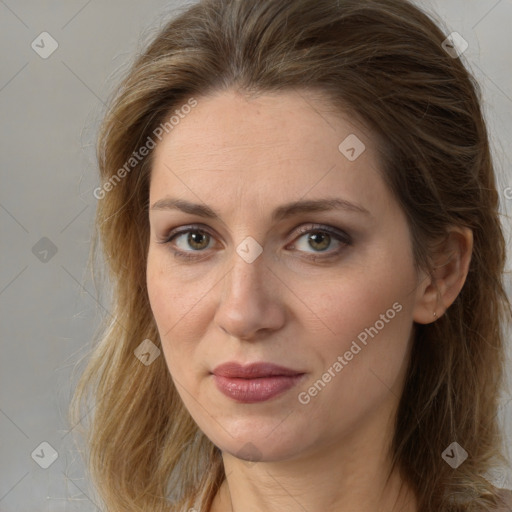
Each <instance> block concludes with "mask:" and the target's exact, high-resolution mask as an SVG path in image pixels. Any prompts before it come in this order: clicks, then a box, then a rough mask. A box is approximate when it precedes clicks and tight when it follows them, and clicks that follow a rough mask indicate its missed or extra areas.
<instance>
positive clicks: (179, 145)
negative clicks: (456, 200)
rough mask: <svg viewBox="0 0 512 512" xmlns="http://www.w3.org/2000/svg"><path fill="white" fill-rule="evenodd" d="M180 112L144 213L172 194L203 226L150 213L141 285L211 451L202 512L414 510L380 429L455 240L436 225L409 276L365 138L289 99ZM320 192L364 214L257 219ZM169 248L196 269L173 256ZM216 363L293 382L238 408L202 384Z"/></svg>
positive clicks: (392, 205)
mask: <svg viewBox="0 0 512 512" xmlns="http://www.w3.org/2000/svg"><path fill="white" fill-rule="evenodd" d="M197 99H198V105H197V106H196V107H195V108H194V109H192V111H191V112H190V113H189V114H188V115H187V116H185V118H184V119H182V120H181V121H180V123H179V124H178V125H177V126H175V127H174V129H173V130H172V131H170V132H169V133H168V134H166V135H165V136H164V138H163V139H162V141H161V142H160V143H159V144H158V145H157V147H156V148H155V153H154V165H153V168H152V176H151V185H150V205H154V204H155V203H156V202H157V201H160V200H162V199H165V198H169V197H174V198H180V199H186V200H188V201H191V202H194V203H200V204H206V205H208V206H210V207H211V208H213V209H214V210H215V211H217V212H219V215H220V219H219V220H215V219H209V218H203V217H200V216H198V215H195V214H194V215H192V214H190V213H184V212H181V211H178V210H171V209H157V208H150V212H149V220H150V228H151V236H150V243H149V250H148V264H147V286H148V293H149V297H150V302H151V307H152V311H153V314H154V317H155V321H156V324H157V327H158V330H159V333H160V338H161V342H162V349H163V354H164V357H165V360H166V362H167V365H168V368H169V371H170V373H171V375H172V377H173V380H174V383H175V385H176V388H177V390H178V392H179V394H180V396H181V398H182V400H183V402H184V404H185V406H186V408H187V409H188V411H189V412H190V414H191V416H192V417H193V418H194V420H195V421H196V423H197V424H198V426H199V427H200V429H201V430H202V431H203V432H204V433H205V434H206V435H207V436H208V438H209V439H210V440H211V441H212V442H213V443H214V444H215V445H217V446H218V447H219V448H220V449H221V450H222V456H223V462H224V467H225V471H226V475H227V478H226V480H225V481H224V483H223V485H222V487H221V489H220V490H219V492H218V494H217V495H216V497H215V500H214V502H213V505H212V508H211V509H210V512H221V511H222V512H225V511H230V512H233V511H234V512H242V511H244V512H255V511H261V510H265V511H268V512H273V511H279V512H283V511H296V510H309V511H314V510H337V511H347V512H348V511H354V510H357V511H368V512H369V511H374V510H380V511H382V512H387V511H392V510H393V511H399V510H400V511H416V510H417V503H416V499H415V496H414V493H413V492H412V491H411V489H410V488H409V487H408V486H407V484H406V482H405V481H404V480H403V478H402V476H401V475H400V473H399V472H398V471H395V472H393V473H392V475H391V477H390V479H389V481H386V477H387V471H388V469H389V456H388V449H389V444H390V441H391V436H392V434H393V420H394V415H395V412H396V407H397V405H398V400H399V397H400V395H401V393H402V389H403V382H404V377H405V371H406V364H407V360H408V356H409V353H410V348H411V341H412V339H413V323H414V322H417V323H429V322H432V321H435V320H436V317H434V312H436V313H437V318H439V317H440V316H441V315H442V314H443V312H444V311H445V310H446V308H447V307H449V305H450V304H451V303H452V302H453V301H454V300H455V298H456V296H457V294H458V293H459V292H460V289H461V288H462V285H463V284H464V280H465V277H466V274H467V270H468V266H469V261H470V255H471V248H472V236H471V232H470V231H468V230H464V229H459V228H453V229H451V230H450V232H449V235H448V236H447V238H446V241H445V243H444V244H441V245H440V249H439V251H438V252H437V253H436V254H435V255H433V257H434V261H438V262H439V263H438V265H437V269H436V271H435V273H434V274H432V275H428V274H426V273H425V272H423V271H419V270H417V269H416V267H415V265H414V260H413V253H412V245H411V235H410V231H409V228H408V224H407V219H406V216H405V214H404V212H403V211H402V210H401V208H400V207H399V205H398V203H397V201H396V200H395V199H394V197H393V196H392V195H391V193H390V191H389V190H388V189H387V187H386V185H385V183H384V181H383V179H382V177H381V175H380V170H379V165H380V163H379V155H378V153H377V151H376V145H375V143H374V140H375V137H374V135H373V134H372V133H371V131H370V130H368V129H367V128H365V127H364V125H362V124H361V123H358V122H357V120H355V119H353V118H350V117H348V116H346V115H345V116H341V115H340V114H339V113H338V112H335V111H334V109H332V108H329V106H328V104H327V103H326V101H325V100H322V98H321V97H320V96H319V95H318V94H316V95H313V93H311V92H306V91H301V92H298V91H295V92H290V91H287V92H282V93H275V94H265V95H261V96H259V97H257V98H250V99H249V98H247V97H246V96H243V95H241V94H240V93H238V92H235V91H231V90H230V91H225V92H222V93H217V94H215V95H213V96H209V97H201V98H197ZM350 134H356V135H357V137H358V138H359V139H360V140H361V141H362V142H363V143H364V144H365V147H366V149H365V151H364V152H363V153H362V154H361V155H360V156H359V157H358V158H357V159H356V160H355V161H349V160H348V159H347V158H346V157H345V156H344V155H343V154H342V153H341V152H340V150H339V149H338V146H339V144H340V143H341V142H342V141H344V140H345V139H346V137H347V136H348V135H350ZM324 197H336V198H341V199H344V200H346V201H349V202H351V203H353V204H357V205H359V206H361V207H363V208H365V209H366V210H367V211H368V213H366V214H365V213H360V212H355V211H346V210H332V211H328V212H309V213H299V214H296V215H295V216H293V217H291V218H288V219H286V220H282V221H278V222H273V221H272V220H271V218H270V216H271V212H272V211H273V210H274V208H276V207H278V206H280V205H282V204H284V203H288V202H290V201H296V200H300V199H319V198H324ZM198 223H199V224H201V225H200V226H199V227H200V228H202V229H203V230H206V231H207V232H208V234H209V235H210V237H208V236H206V238H205V239H204V238H203V239H201V238H199V242H197V244H196V245H190V243H187V234H185V235H183V234H182V235H181V236H178V237H177V238H176V239H174V241H173V242H169V243H167V244H166V243H161V242H162V241H165V240H166V238H168V234H169V233H170V232H171V230H173V229H175V228H178V227H180V226H188V225H190V224H198ZM311 224H320V227H318V226H311V230H312V231H313V232H314V228H316V229H321V228H322V227H329V226H330V227H333V228H335V229H337V230H339V231H340V232H345V233H346V234H348V235H349V237H350V244H345V243H342V242H339V241H337V240H336V238H335V237H330V238H329V236H327V240H324V239H320V240H319V241H317V242H316V243H315V241H314V239H313V240H311V232H310V233H309V234H308V233H299V232H298V231H297V228H299V227H301V226H306V227H308V226H310V225H311ZM191 229H194V227H193V226H192V228H191ZM195 229H196V230H197V227H196V228H195ZM194 232H195V233H197V231H194ZM248 236H251V237H252V238H254V239H255V240H256V241H257V242H258V244H259V245H260V246H261V248H262V249H263V252H262V253H261V254H260V255H259V256H258V257H257V258H256V259H255V260H254V261H253V262H252V263H248V262H247V261H246V260H245V259H243V258H242V257H241V256H239V254H238V253H237V251H236V248H237V247H238V246H239V245H240V244H242V243H243V242H244V240H245V239H246V237H248ZM324 237H325V234H324ZM189 242H190V240H189ZM323 244H325V245H323ZM242 246H243V245H242ZM325 246H326V249H325V251H323V252H322V250H321V249H322V248H325ZM173 249H175V250H176V249H181V250H183V251H187V252H188V253H192V252H193V253H194V255H196V256H197V259H196V260H190V261H187V260H182V259H179V258H176V257H175V256H174V255H173V252H172V250H173ZM338 249H340V252H339V254H338V255H337V256H333V257H324V259H321V256H322V254H323V255H325V254H327V253H330V254H332V255H333V254H335V253H336V251H337V250H338ZM194 251H195V252H194ZM199 253H200V254H199ZM307 256H317V257H318V259H317V260H316V261H313V260H310V259H307ZM435 258H438V259H437V260H436V259H435ZM395 303H398V304H399V305H400V306H401V310H400V312H397V313H396V315H394V318H393V319H391V320H388V322H386V323H385V325H384V327H383V328H382V329H380V330H379V331H378V334H377V335H375V336H374V337H373V338H369V339H368V342H367V345H364V346H362V349H361V351H360V352H358V353H357V355H355V356H354V357H353V358H352V359H351V360H350V361H347V364H346V365H344V366H343V369H342V370H341V371H339V372H337V373H336V372H335V377H333V378H332V379H331V380H330V382H329V383H327V384H326V386H325V387H324V388H323V389H322V390H321V391H320V392H318V393H317V394H316V396H313V397H310V398H311V399H310V401H309V402H308V403H307V404H303V403H301V402H300V401H299V400H298V394H299V393H300V392H304V391H306V392H307V390H308V389H309V388H310V387H311V386H312V385H313V383H315V382H316V381H317V380H318V379H320V378H322V374H324V373H325V372H326V371H327V369H328V368H330V367H331V368H332V366H333V363H334V362H335V361H337V358H338V356H340V355H341V356H343V355H344V354H345V353H346V352H347V351H348V350H349V348H350V346H351V344H352V342H353V341H354V340H356V339H357V336H358V334H359V333H361V332H362V331H364V330H365V328H369V327H371V326H375V324H376V322H377V321H378V320H379V319H381V318H382V317H381V315H383V314H384V315H385V314H386V311H387V310H389V309H390V308H392V305H393V304H395ZM359 345H361V344H360V343H359ZM227 361H238V362H241V363H249V362H255V361H268V362H274V363H276V364H280V365H283V366H287V367H289V368H293V369H295V370H299V371H302V372H305V376H304V377H303V380H302V381H301V382H300V383H299V384H298V385H297V386H296V387H294V388H292V389H291V390H289V391H286V392H285V393H284V394H281V395H279V396H277V397H274V398H272V399H270V400H268V401H265V402H260V403H255V404H240V403H238V402H235V401H233V400H232V399H230V398H228V397H226V396H224V395H223V394H222V393H220V391H219V390H218V389H217V388H216V386H215V383H214V380H213V377H212V375H211V374H210V372H211V371H212V370H213V368H215V367H216V366H217V365H219V364H221V363H223V362H227ZM401 484H403V485H402V486H401ZM400 487H401V492H399V490H400Z"/></svg>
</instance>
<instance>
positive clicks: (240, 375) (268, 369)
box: [212, 362, 304, 379]
mask: <svg viewBox="0 0 512 512" xmlns="http://www.w3.org/2000/svg"><path fill="white" fill-rule="evenodd" d="M212 373H213V374H215V375H218V376H219V377H227V378H233V379H258V378H262V377H279V376H282V377H293V376H296V375H302V374H303V373H304V372H299V371H296V370H292V369H291V368H285V367H284V366H279V365H276V364H273V363H252V364H249V365H246V366H243V365H241V364H239V363H235V362H229V363H224V364H221V365H219V366H217V367H216V368H215V369H214V370H213V372H212Z"/></svg>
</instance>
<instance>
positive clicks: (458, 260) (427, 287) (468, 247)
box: [413, 226, 473, 324]
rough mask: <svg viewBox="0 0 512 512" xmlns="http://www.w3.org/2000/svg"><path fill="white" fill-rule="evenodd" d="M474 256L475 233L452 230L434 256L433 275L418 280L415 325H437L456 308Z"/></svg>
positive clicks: (454, 228) (419, 277)
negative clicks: (447, 312) (455, 302)
mask: <svg viewBox="0 0 512 512" xmlns="http://www.w3.org/2000/svg"><path fill="white" fill-rule="evenodd" d="M472 252H473V232H472V231H471V229H469V228H466V227H459V226H457V227H455V226H453V227H450V228H449V230H448V231H447V233H446V236H445V237H443V239H442V241H441V242H439V243H438V244H436V247H435V249H434V250H433V253H432V254H431V260H432V262H433V271H432V273H431V274H430V275H429V274H427V273H425V272H422V273H421V275H419V276H418V288H417V290H416V303H415V305H414V314H413V319H414V321H415V322H417V323H419V324H429V323H431V322H434V321H436V320H437V319H438V318H439V317H441V316H442V315H443V314H444V312H445V311H446V310H447V309H448V308H449V307H450V306H451V305H452V304H453V302H454V301H455V299H456V298H457V296H458V295H459V293H460V291H461V290H462V287H463V286H464V283H465V282H466V277H467V275H468V271H469V264H470V262H471V254H472ZM434 313H435V315H434Z"/></svg>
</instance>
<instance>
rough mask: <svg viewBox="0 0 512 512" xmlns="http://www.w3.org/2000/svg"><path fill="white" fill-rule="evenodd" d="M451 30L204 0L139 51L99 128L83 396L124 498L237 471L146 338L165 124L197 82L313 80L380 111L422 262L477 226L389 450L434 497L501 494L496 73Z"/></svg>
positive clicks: (324, 9) (92, 460)
mask: <svg viewBox="0 0 512 512" xmlns="http://www.w3.org/2000/svg"><path fill="white" fill-rule="evenodd" d="M445 39H446V34H444V33H443V31H442V30H441V28H440V24H438V23H436V21H435V20H433V19H432V18H431V17H430V16H429V15H427V14H426V13H424V12H423V11H422V10H420V9H419V8H418V7H416V6H414V5H413V4H412V3H410V2H409V1H408V0H338V1H334V0H243V1H241V0H203V1H200V2H198V3H194V4H192V5H189V6H186V7H185V8H184V9H183V10H182V11H181V12H179V13H177V15H176V16H174V17H173V18H172V19H171V20H170V21H168V22H166V23H165V24H164V25H163V26H162V27H161V28H160V29H159V31H158V34H157V35H156V36H155V37H154V38H153V39H152V41H150V43H149V44H147V45H146V47H145V48H143V51H142V52H141V53H140V55H138V56H137V57H136V58H135V59H134V61H133V63H132V64H131V67H130V69H129V70H128V72H127V73H126V75H125V76H124V77H123V79H122V81H121V83H120V84H119V86H118V87H117V88H116V90H115V91H114V93H113V94H112V95H111V98H110V101H109V107H108V110H107V112H106V114H105V117H104V119H103V123H102V125H101V128H100V132H99V137H98V145H97V158H98V164H99V171H100V179H101V184H102V186H101V189H97V190H99V191H100V192H98V194H96V193H95V195H96V196H97V197H98V204H97V212H96V222H95V226H96V229H95V231H94V235H93V240H92V243H91V254H90V263H91V264H92V266H93V270H94V272H95V273H96V275H100V274H101V268H100V267H102V265H104V266H105V267H106V270H107V274H108V283H107V280H105V283H103V284H106V285H107V286H109V287H110V290H111V292H112V305H111V312H112V315H111V317H110V319H108V318H107V319H106V320H105V322H104V325H103V326H102V327H101V329H100V331H99V332H98V334H97V336H96V339H95V344H94V347H93V350H92V354H91V355H90V357H89V358H88V364H87V367H86V369H85V371H84V372H83V373H82V376H81V379H80V381H79V383H78V385H77V387H76V390H75V395H74V397H73V401H72V406H71V409H70V419H71V422H72V424H78V423H80V420H81V418H82V417H83V415H84V412H83V411H84V405H85V404H86V402H87V401H88V400H89V399H92V401H93V403H94V411H93V412H91V413H90V414H89V415H88V416H87V422H85V421H84V422H82V423H83V425H81V428H82V433H85V436H86V443H87V444H86V452H87V463H88V468H89V473H90V475H91V476H92V479H93V483H94V485H95V488H96V489H97V492H98V495H99V496H100V498H101V500H102V501H103V503H104V504H105V507H106V509H107V510H108V511H112V512H120V511H123V512H142V511H144V512H147V511H150V510H151V511H152V512H164V511H171V510H172V511H178V510H187V508H188V507H191V506H192V505H193V503H195V502H196V500H198V499H199V498H201V503H202V508H201V509H202V510H203V507H204V510H208V509H209V507H210V506H211V503H212V501H213V498H214V496H215V493H216V491H217V490H218V488H219V486H220V484H221V483H222V481H223V479H224V478H225V475H224V469H223V465H222V458H221V452H220V450H219V449H218V448H217V447H216V446H214V445H213V443H212V442H211V441H210V440H209V439H208V438H206V436H205V435H204V434H203V433H202V432H201V431H200V430H199V428H198V427H197V425H196V424H195V422H194V421H193V419H192V418H191V416H190V414H189V413H188V411H187V410H186V409H185V407H184V405H183V403H182V401H181V399H180V397H179V395H178V393H177V390H176V388H175V386H174V384H173V381H172V378H171V376H170V374H169V371H168V368H167V366H166V363H165V360H164V358H163V357H159V358H157V359H156V360H155V361H154V362H153V363H152V364H151V365H148V366H146V365H144V364H141V361H139V360H138V359H137V358H136V357H135V356H134V350H135V349H136V348H137V347H138V346H139V344H140V343H141V341H142V340H145V339H150V340H152V341H153V342H154V343H155V344H157V345H158V344H159V343H160V340H159V335H158V331H157V328H156V324H155V322H154V318H153V315H152V311H151V308H150V304H149V299H148V294H147V288H146V263H147V250H148V243H149V221H148V201H149V179H150V174H151V165H152V164H151V159H152V155H153V152H152V151H151V148H150V144H149V141H150V139H151V141H153V142H155V138H156V134H158V133H159V132H158V129H159V127H160V126H162V124H163V125H165V123H166V122H168V119H169V116H170V115H171V113H172V112H175V111H176V109H179V108H181V107H182V106H183V105H186V104H190V100H191V98H194V99H196V100H198V101H200V98H201V97H205V96H206V95H208V94H212V93H216V92H222V91H226V90H230V89H235V90H237V91H241V92H244V93H251V94H263V93H272V92H276V91H286V90H299V91H300V90H314V91H317V92H321V93H322V94H324V95H325V97H326V98H328V99H329V102H330V104H331V105H332V107H333V108H335V109H337V111H339V112H340V113H347V112H349V113H351V114H353V115H355V116H357V118H358V119H361V120H362V121H363V122H364V123H365V125H366V126H368V127H371V128H372V129H373V130H374V131H375V133H376V134H377V136H378V138H379V149H380V152H381V155H382V161H383V166H382V175H383V178H384V179H385V181H386V183H387V185H388V187H389V189H390V191H391V192H392V193H393V195H394V197H395V198H396V200H397V201H398V202H399V204H400V205H401V207H402V209H403V210H404V212H405V213H406V215H407V219H408V222H409V227H410V230H411V236H412V242H413V247H414V256H415V263H416V264H417V266H418V268H420V267H421V268H423V269H426V270H427V271H429V272H431V271H432V262H431V258H430V255H431V253H430V250H431V245H432V243H433V241H435V240H438V239H439V238H440V237H442V236H443V235H444V234H446V232H447V228H448V227H449V226H452V225H458V226H466V227H469V228H470V229H471V230H472V231H473V237H474V249H473V254H472V259H471V264H470V269H469V273H468V276H467V279H466V282H465V284H464V287H463V289H462V291H461V292H460V294H459V295H458V297H457V299H456V300H455V302H454V303H453V304H452V305H451V307H450V308H449V309H448V310H447V311H446V313H445V314H444V315H443V316H442V317H441V318H440V319H438V320H437V321H436V322H434V323H432V324H428V325H419V324H415V326H414V333H415V336H414V340H413V346H412V351H411V355H410V361H409V363H408V371H407V376H406V383H405V388H404V392H403V395H402V397H401V400H400V404H399V408H398V412H397V417H396V425H395V435H394V439H393V443H392V454H391V458H392V461H393V467H399V468H401V470H402V472H403V474H404V475H406V478H407V479H408V483H409V484H410V485H411V486H412V488H413V490H414V492H415V493H416V495H417V497H418V503H419V511H420V512H434V511H435V512H439V511H443V512H445V511H462V510H464V511H473V510H481V509H482V508H484V509H486V508H485V507H492V506H494V505H496V503H497V497H496V490H495V488H494V487H493V486H492V485H491V484H490V483H489V482H488V481H487V480H486V479H485V478H484V476H483V475H484V474H485V472H486V471H488V470H489V469H490V468H491V467H492V465H493V464H495V463H496V461H500V462H503V461H504V460H505V459H504V457H503V455H502V454H500V446H501V443H502V439H501V434H500V428H499V424H498V421H497V417H496V416H497V411H498V399H499V392H500V387H501V386H502V384H503V380H504V379H503V370H504V360H505V351H504V332H505V331H504V326H505V325H508V323H509V321H510V318H511V315H512V311H511V306H510V302H509V301H508V299H507V296H506V293H505V291H504V287H503V272H504V265H505V259H506V245H505V241H504V236H503V232H502V227H501V225H500V214H499V195H498V193H497V190H496V183H495V174H494V168H493V162H492V158H491V154H490V147H489V140H488V132H487V128H486V123H485V120H484V116H483V113H482V108H481V91H480V89H479V86H478V84H477V83H476V81H475V79H474V78H473V77H472V75H471V74H470V72H469V71H468V70H467V69H466V66H465V65H464V64H463V62H462V61H461V59H460V58H453V57H452V56H451V55H449V53H447V51H445V49H444V48H443V41H444V40H445ZM338 109H339V110H338ZM153 145H154V144H153ZM143 146H146V147H147V148H148V150H147V151H145V152H144V153H146V154H145V155H142V153H143V152H142V151H139V150H140V148H141V147H143ZM135 154H136V155H137V158H135V157H134V155H135ZM130 159H132V160H130ZM127 162H130V163H129V165H128V166H127ZM122 169H124V172H123V171H122ZM100 257H102V258H103V259H102V260H101V261H100ZM102 282H103V281H102ZM86 423H87V425H86ZM453 441H457V442H458V443H459V444H460V445H461V446H463V447H464V449H465V450H466V451H467V452H468V453H469V458H468V459H467V460H466V461H465V462H464V464H462V465H461V466H459V467H458V468H457V470H453V469H452V468H451V467H450V466H449V465H448V464H446V462H445V461H444V460H443V459H442V457H441V453H442V452H443V451H444V450H445V448H446V447H447V446H448V445H450V444H451V443H452V442H453Z"/></svg>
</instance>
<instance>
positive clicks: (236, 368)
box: [212, 362, 305, 403]
mask: <svg viewBox="0 0 512 512" xmlns="http://www.w3.org/2000/svg"><path fill="white" fill-rule="evenodd" d="M212 373H213V378H214V380H215V384H216V386H217V389H218V390H219V391H220V392H221V393H223V394H224V395H225V396H227V397H228V398H231V399H232V400H235V401H236V402H241V403H255V402H263V401H266V400H269V399H271V398H273V397H275V396H278V395H281V394H283V393H284V392H285V391H287V390H289V389H291V388H292V387H294V386H295V385H296V384H298V382H299V381H300V380H301V379H302V377H303V376H304V375H305V374H304V372H299V371H297V370H292V369H291V368H285V367H284V366H279V365H275V364H273V363H253V364H250V365H246V366H243V365H241V364H239V363H235V362H229V363H224V364H222V365H220V366H217V367H216V368H215V369H214V370H213V372H212Z"/></svg>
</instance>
